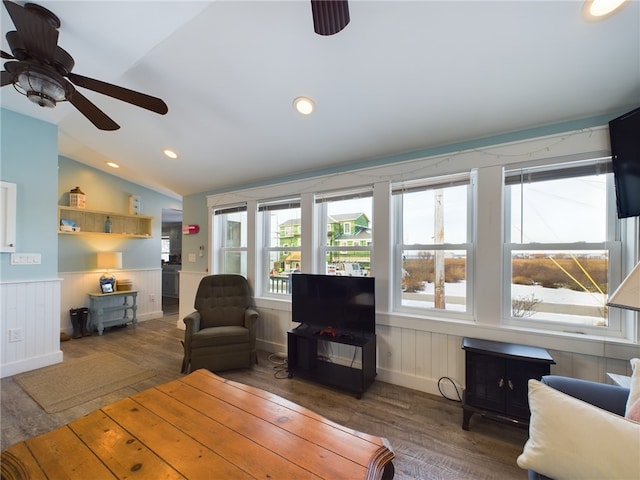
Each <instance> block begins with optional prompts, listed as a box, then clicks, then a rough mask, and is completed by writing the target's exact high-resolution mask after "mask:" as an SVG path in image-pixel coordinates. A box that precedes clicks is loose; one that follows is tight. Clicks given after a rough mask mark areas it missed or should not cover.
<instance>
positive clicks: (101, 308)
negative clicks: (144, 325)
mask: <svg viewBox="0 0 640 480" xmlns="http://www.w3.org/2000/svg"><path fill="white" fill-rule="evenodd" d="M137 296H138V292H137V291H136V290H123V291H120V292H113V293H90V294H89V312H90V315H89V330H94V329H95V330H98V335H102V333H103V332H104V329H105V327H112V326H114V325H122V324H126V323H128V322H131V324H132V325H133V326H134V327H135V326H136V324H137V323H138V319H137V318H136V310H137V309H138V307H137V305H136V297H137ZM129 297H131V303H129ZM113 298H119V299H122V303H121V304H118V305H113V302H111V301H110V300H111V299H113ZM129 310H131V317H129V315H128V313H129ZM118 311H122V312H123V313H122V318H114V319H110V320H104V318H103V317H104V314H105V313H107V312H118Z"/></svg>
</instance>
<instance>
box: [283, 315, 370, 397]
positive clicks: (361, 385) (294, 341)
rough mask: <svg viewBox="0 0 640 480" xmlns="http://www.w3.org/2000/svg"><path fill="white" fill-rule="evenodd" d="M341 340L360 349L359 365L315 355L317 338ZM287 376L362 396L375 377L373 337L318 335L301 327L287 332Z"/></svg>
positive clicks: (309, 329)
mask: <svg viewBox="0 0 640 480" xmlns="http://www.w3.org/2000/svg"><path fill="white" fill-rule="evenodd" d="M319 340H324V341H327V342H333V343H341V344H345V345H351V346H353V347H356V348H358V349H359V351H360V354H361V358H360V360H361V362H360V367H353V366H346V365H340V364H337V363H333V362H329V361H326V360H323V359H321V358H318V341H319ZM287 348H288V353H287V356H288V359H287V363H288V370H289V377H293V376H294V375H296V376H300V377H301V378H307V379H309V380H313V381H316V382H318V383H322V384H325V385H329V386H333V387H336V388H339V389H341V390H346V391H349V392H353V393H355V394H356V397H357V398H362V394H363V393H364V391H365V390H366V389H367V388H368V387H369V385H371V383H372V382H373V380H374V378H375V376H376V374H377V373H376V336H375V334H367V335H364V336H362V335H336V336H335V337H334V336H331V335H319V334H318V333H317V332H315V331H313V329H311V328H305V327H304V326H301V327H298V328H294V329H293V330H289V331H288V332H287Z"/></svg>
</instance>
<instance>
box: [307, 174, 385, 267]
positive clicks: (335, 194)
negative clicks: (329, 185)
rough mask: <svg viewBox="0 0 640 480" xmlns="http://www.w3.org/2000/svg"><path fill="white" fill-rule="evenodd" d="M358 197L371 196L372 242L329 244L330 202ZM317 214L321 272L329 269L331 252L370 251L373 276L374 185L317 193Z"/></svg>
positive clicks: (318, 252)
mask: <svg viewBox="0 0 640 480" xmlns="http://www.w3.org/2000/svg"><path fill="white" fill-rule="evenodd" d="M357 198H371V212H372V213H371V218H369V221H370V222H371V224H370V225H369V228H370V229H371V243H370V244H369V245H366V246H360V245H356V246H347V245H327V233H328V232H329V222H327V218H328V213H327V212H328V208H327V206H328V204H329V203H331V202H338V201H342V200H354V199H357ZM314 201H315V216H316V219H317V225H316V232H318V237H317V239H316V241H317V245H318V248H317V256H316V262H317V265H318V269H319V271H320V273H326V271H327V255H328V254H329V252H336V253H338V254H345V253H348V252H369V264H370V268H369V276H370V277H371V276H373V228H374V227H373V218H372V217H373V209H374V202H373V187H372V186H369V185H367V186H364V187H354V188H350V189H344V190H339V191H331V192H320V193H316V194H315V200H314Z"/></svg>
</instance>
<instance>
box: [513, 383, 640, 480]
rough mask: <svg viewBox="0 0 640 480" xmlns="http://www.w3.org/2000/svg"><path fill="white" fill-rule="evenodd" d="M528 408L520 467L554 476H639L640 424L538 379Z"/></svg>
mask: <svg viewBox="0 0 640 480" xmlns="http://www.w3.org/2000/svg"><path fill="white" fill-rule="evenodd" d="M529 407H530V408H531V420H530V423H529V439H528V440H527V442H526V443H525V445H524V450H523V452H522V454H521V455H520V456H519V457H518V460H517V462H518V466H520V468H524V469H530V470H534V471H536V472H538V473H540V474H542V475H546V476H547V477H551V478H555V479H569V478H571V479H576V478H590V479H596V478H597V479H600V480H604V479H616V480H622V479H635V480H637V479H638V478H640V458H639V457H638V451H640V424H637V423H634V422H632V421H629V420H627V419H625V418H623V417H621V416H619V415H615V414H613V413H611V412H608V411H606V410H602V409H600V408H598V407H595V406H593V405H591V404H589V403H586V402H583V401H582V400H578V399H576V398H573V397H571V396H569V395H566V394H564V393H562V392H560V391H558V390H555V389H553V388H551V387H549V386H548V385H545V384H543V383H541V382H539V381H537V380H533V379H532V380H529Z"/></svg>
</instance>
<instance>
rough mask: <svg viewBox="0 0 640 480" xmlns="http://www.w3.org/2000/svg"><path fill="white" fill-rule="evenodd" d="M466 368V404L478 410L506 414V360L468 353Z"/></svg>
mask: <svg viewBox="0 0 640 480" xmlns="http://www.w3.org/2000/svg"><path fill="white" fill-rule="evenodd" d="M466 368H467V379H466V380H467V382H466V383H467V391H466V393H465V401H466V403H467V404H469V405H471V406H473V407H477V408H485V409H487V410H493V411H496V412H504V408H505V389H504V388H503V386H504V383H505V360H504V359H503V358H499V357H494V356H491V355H483V354H481V353H475V352H467V355H466Z"/></svg>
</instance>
